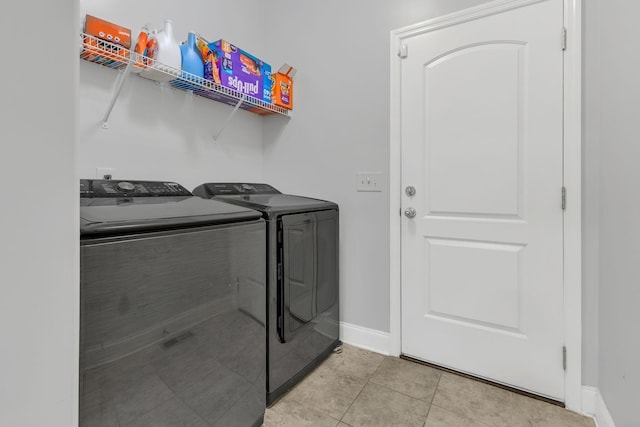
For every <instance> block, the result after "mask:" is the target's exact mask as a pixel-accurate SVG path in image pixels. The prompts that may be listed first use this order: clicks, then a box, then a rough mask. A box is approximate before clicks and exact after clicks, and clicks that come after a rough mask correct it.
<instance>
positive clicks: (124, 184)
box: [116, 181, 136, 193]
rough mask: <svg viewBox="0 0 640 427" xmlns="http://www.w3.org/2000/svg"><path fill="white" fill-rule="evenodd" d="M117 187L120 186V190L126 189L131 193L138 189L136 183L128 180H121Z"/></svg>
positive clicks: (126, 191)
mask: <svg viewBox="0 0 640 427" xmlns="http://www.w3.org/2000/svg"><path fill="white" fill-rule="evenodd" d="M116 187H117V188H118V190H120V191H124V192H125V193H129V192H131V191H133V190H135V189H136V186H135V185H133V184H132V183H130V182H127V181H122V182H119V183H118V185H116Z"/></svg>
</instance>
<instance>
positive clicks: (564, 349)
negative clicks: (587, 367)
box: [562, 345, 567, 371]
mask: <svg viewBox="0 0 640 427" xmlns="http://www.w3.org/2000/svg"><path fill="white" fill-rule="evenodd" d="M562 369H563V370H565V371H566V370H567V346H566V345H564V346H562Z"/></svg>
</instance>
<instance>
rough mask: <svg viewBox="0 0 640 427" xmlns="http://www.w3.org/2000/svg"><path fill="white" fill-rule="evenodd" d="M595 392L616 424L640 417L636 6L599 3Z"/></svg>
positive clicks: (624, 425) (613, 0) (639, 10)
mask: <svg viewBox="0 0 640 427" xmlns="http://www.w3.org/2000/svg"><path fill="white" fill-rule="evenodd" d="M599 3H600V11H599V22H600V30H601V32H600V38H599V39H600V41H601V45H600V49H599V56H600V61H599V63H598V64H599V65H598V73H599V85H600V87H601V91H600V102H599V113H600V123H599V132H598V133H597V138H598V139H599V154H600V194H599V205H600V212H599V225H600V226H599V242H600V250H599V253H600V260H599V261H600V264H599V269H600V288H599V289H600V293H599V297H600V305H599V319H600V322H599V334H600V336H599V343H598V345H599V353H600V359H599V378H598V382H599V384H598V385H599V388H600V391H601V393H602V396H603V397H604V400H605V401H606V403H607V405H608V407H609V410H610V411H611V415H612V416H613V419H614V421H615V422H616V425H617V426H618V427H631V426H637V425H638V420H639V419H640V415H639V414H638V402H640V364H639V363H638V361H639V360H640V339H639V338H638V325H640V309H639V307H640V285H639V283H640V272H639V270H638V264H639V262H638V261H639V258H638V254H639V251H638V242H639V241H640V225H639V223H638V217H639V213H640V168H639V167H638V164H639V163H640V143H639V138H638V123H639V122H640V109H639V108H638V99H640V84H639V83H638V82H639V77H638V70H639V69H640V51H639V50H638V49H635V48H633V44H634V43H626V42H624V41H625V40H629V41H636V40H638V38H639V37H640V31H639V30H638V19H637V17H638V16H640V3H638V2H630V1H628V0H606V1H600V2H599Z"/></svg>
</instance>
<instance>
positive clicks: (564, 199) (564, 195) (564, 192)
mask: <svg viewBox="0 0 640 427" xmlns="http://www.w3.org/2000/svg"><path fill="white" fill-rule="evenodd" d="M566 209H567V187H562V210H563V211H564V210H566Z"/></svg>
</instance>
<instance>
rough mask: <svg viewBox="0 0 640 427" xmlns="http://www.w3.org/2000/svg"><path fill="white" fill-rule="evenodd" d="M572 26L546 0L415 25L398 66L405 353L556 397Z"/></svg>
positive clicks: (558, 4) (560, 375)
mask: <svg viewBox="0 0 640 427" xmlns="http://www.w3.org/2000/svg"><path fill="white" fill-rule="evenodd" d="M562 27H563V2H562V0H545V1H541V2H538V3H534V4H529V5H527V6H522V7H519V8H516V9H511V10H508V11H503V12H500V13H497V14H493V15H489V16H485V17H483V18H479V19H475V20H472V21H468V22H464V23H459V24H456V25H452V26H448V27H446V28H442V29H438V30H435V31H432V32H427V33H423V34H420V35H416V36H413V37H411V38H408V39H404V40H403V44H404V45H406V46H407V55H408V56H407V57H406V58H405V59H403V60H402V74H401V78H402V83H401V85H402V89H401V97H402V104H401V107H402V110H401V111H402V112H401V127H402V185H403V191H402V198H403V199H402V210H403V211H405V210H406V209H408V208H410V207H411V208H414V209H415V211H416V215H415V216H414V217H413V218H409V217H407V216H406V215H405V214H403V219H402V352H403V354H406V355H408V356H412V357H415V358H417V359H421V360H425V361H429V362H433V363H436V364H439V365H443V366H446V367H450V368H453V369H456V370H459V371H463V372H467V373H470V374H473V375H476V376H480V377H484V378H487V379H490V380H493V381H496V382H500V383H504V384H507V385H511V386H514V387H517V388H520V389H524V390H528V391H531V392H534V393H537V394H541V395H545V396H548V397H551V398H554V399H558V400H564V371H563V351H562V348H563V259H562V253H563V247H562V245H563V231H562V220H563V212H562V203H561V199H562V184H563V158H562V153H563V145H562V144H563V80H562V79H563V51H562V42H561V40H562V36H561V35H562ZM409 186H412V187H414V188H415V190H416V192H415V195H413V196H410V195H408V194H407V193H406V192H405V188H406V187H409Z"/></svg>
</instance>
